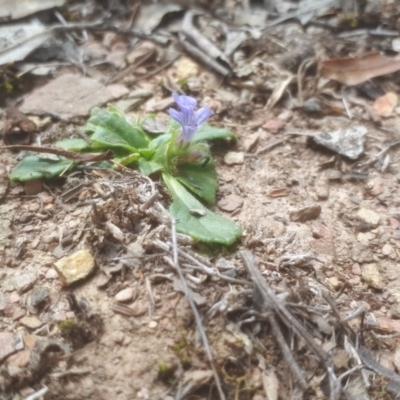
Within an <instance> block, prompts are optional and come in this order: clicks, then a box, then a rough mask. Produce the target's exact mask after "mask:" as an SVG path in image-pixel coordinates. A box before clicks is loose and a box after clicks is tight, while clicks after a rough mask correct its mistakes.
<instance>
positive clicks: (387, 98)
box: [373, 92, 398, 117]
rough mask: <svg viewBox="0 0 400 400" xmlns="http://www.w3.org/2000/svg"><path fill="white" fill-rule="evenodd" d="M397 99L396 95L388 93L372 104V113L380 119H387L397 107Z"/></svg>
mask: <svg viewBox="0 0 400 400" xmlns="http://www.w3.org/2000/svg"><path fill="white" fill-rule="evenodd" d="M397 102H398V97H397V94H396V93H393V92H389V93H386V94H384V95H383V96H381V97H378V98H377V99H376V100H375V103H374V107H373V108H374V111H375V112H376V113H377V114H378V115H379V116H380V117H389V116H390V115H391V114H392V112H393V110H394V108H395V107H396V106H397Z"/></svg>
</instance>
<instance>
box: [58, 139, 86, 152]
mask: <svg viewBox="0 0 400 400" xmlns="http://www.w3.org/2000/svg"><path fill="white" fill-rule="evenodd" d="M56 146H57V147H61V148H62V149H64V150H68V151H76V152H79V151H84V150H90V143H88V142H87V141H86V140H85V139H82V138H71V139H63V140H60V141H58V142H56Z"/></svg>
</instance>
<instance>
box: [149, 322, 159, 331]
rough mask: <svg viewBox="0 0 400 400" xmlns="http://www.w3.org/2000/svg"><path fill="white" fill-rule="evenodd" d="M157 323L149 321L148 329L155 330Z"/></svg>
mask: <svg viewBox="0 0 400 400" xmlns="http://www.w3.org/2000/svg"><path fill="white" fill-rule="evenodd" d="M157 325H158V323H157V322H156V321H150V322H149V328H151V329H154V328H156V327H157Z"/></svg>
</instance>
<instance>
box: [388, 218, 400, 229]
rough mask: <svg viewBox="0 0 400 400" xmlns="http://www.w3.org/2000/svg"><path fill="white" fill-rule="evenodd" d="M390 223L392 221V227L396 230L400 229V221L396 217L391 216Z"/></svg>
mask: <svg viewBox="0 0 400 400" xmlns="http://www.w3.org/2000/svg"><path fill="white" fill-rule="evenodd" d="M389 223H390V227H391V228H392V229H395V230H396V229H399V227H400V221H399V220H398V219H396V218H393V217H389Z"/></svg>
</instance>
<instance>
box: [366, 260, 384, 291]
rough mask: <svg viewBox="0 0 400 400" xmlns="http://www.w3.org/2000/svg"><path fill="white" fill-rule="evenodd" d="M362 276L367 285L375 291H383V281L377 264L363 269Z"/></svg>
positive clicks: (367, 265)
mask: <svg viewBox="0 0 400 400" xmlns="http://www.w3.org/2000/svg"><path fill="white" fill-rule="evenodd" d="M361 276H362V278H363V279H364V281H365V283H366V284H367V285H368V286H370V287H372V288H374V289H383V279H382V276H381V274H380V272H379V267H378V265H377V264H374V263H371V264H365V265H363V266H362V268H361Z"/></svg>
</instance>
